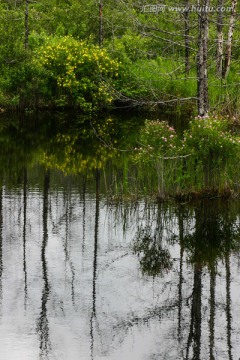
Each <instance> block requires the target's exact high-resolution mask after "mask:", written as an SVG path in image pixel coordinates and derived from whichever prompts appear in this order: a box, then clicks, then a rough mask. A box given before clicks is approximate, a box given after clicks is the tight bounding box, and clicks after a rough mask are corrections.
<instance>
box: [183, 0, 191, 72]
mask: <svg viewBox="0 0 240 360" xmlns="http://www.w3.org/2000/svg"><path fill="white" fill-rule="evenodd" d="M185 6H186V10H185V11H184V36H185V77H186V78H187V77H188V75H189V71H190V38H189V1H188V0H186V5H185Z"/></svg>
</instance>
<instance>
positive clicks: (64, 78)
mask: <svg viewBox="0 0 240 360" xmlns="http://www.w3.org/2000/svg"><path fill="white" fill-rule="evenodd" d="M34 62H35V64H36V66H37V67H39V68H40V69H41V70H42V76H44V78H45V83H46V89H48V94H46V95H48V96H49V100H52V101H55V103H56V104H57V105H60V104H63V105H69V104H72V105H74V106H79V107H80V108H81V109H82V110H94V109H95V108H96V107H98V108H99V107H106V106H109V105H110V104H111V102H112V100H113V93H112V91H111V79H113V78H116V77H117V76H118V63H117V62H116V61H115V60H113V59H111V58H110V56H109V54H108V53H107V51H106V50H105V49H101V48H99V47H98V46H94V45H91V44H88V43H86V42H85V41H78V40H76V39H74V38H72V37H71V36H65V37H49V38H48V39H47V41H46V42H45V43H44V45H42V46H40V47H39V48H37V50H36V51H35V59H34Z"/></svg>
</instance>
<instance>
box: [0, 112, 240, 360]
mask: <svg viewBox="0 0 240 360" xmlns="http://www.w3.org/2000/svg"><path fill="white" fill-rule="evenodd" d="M58 122H59V123H60V122H61V120H59V119H58ZM58 126H59V124H57V125H56V122H55V121H53V122H52V121H49V122H47V121H46V120H44V121H43V122H42V120H41V121H40V123H39V122H36V123H33V122H31V121H28V124H27V125H26V124H25V123H24V124H23V123H22V122H21V121H20V120H19V119H18V120H16V119H14V120H13V119H9V118H8V119H3V120H2V123H1V129H2V130H1V138H0V141H1V153H0V156H1V165H0V166H1V189H0V358H1V359H3V360H16V359H20V360H28V359H29V360H35V359H36V360H37V359H44V360H45V359H58V360H65V359H69V360H77V359H81V360H92V359H95V360H100V359H101V360H103V359H104V360H118V359H119V360H120V359H126V360H145V359H146V360H148V359H149V360H150V359H152V360H155V359H156V360H157V359H161V360H162V359H169V360H177V359H179V360H180V359H201V360H206V359H210V360H212V359H217V360H224V359H232V360H235V359H236V360H238V359H239V358H240V325H239V318H240V296H239V295H240V252H239V250H240V203H239V201H225V202H221V201H218V200H212V201H208V202H206V201H201V202H198V203H195V204H165V205H164V204H157V203H155V202H154V201H148V200H143V199H142V200H138V201H129V200H128V201H112V199H111V201H110V200H109V197H108V196H107V195H106V193H105V191H104V189H106V187H107V186H108V185H106V183H107V184H109V182H111V181H112V177H111V169H112V168H110V169H106V167H107V166H108V163H107V162H106V163H104V159H107V158H108V152H109V151H107V152H106V153H104V156H105V157H102V158H101V161H102V162H103V163H104V165H101V164H100V166H99V158H100V157H101V156H102V154H99V153H98V149H99V147H100V145H99V144H97V143H96V144H95V143H93V142H92V141H93V140H91V142H90V141H89V139H86V138H84V137H83V136H82V139H83V140H82V141H83V144H84V146H83V147H82V148H81V151H82V152H81V154H84V156H82V155H81V156H80V157H79V158H78V160H76V159H75V158H74V156H75V155H74V152H73V149H72V148H71V146H70V145H71V144H72V142H71V141H72V138H73V137H74V136H75V135H76V131H75V130H72V129H70V128H69V126H68V124H67V123H65V121H63V123H62V124H61V131H60V129H59V127H58ZM87 126H88V125H86V124H85V125H84V127H83V130H86V129H88V130H87V131H88V132H90V127H89V128H88V127H87ZM134 126H136V127H137V124H135V125H134ZM63 129H64V130H63ZM83 130H82V133H85V134H86V132H84V131H83ZM118 131H119V128H118ZM122 131H123V132H124V130H122ZM66 134H68V136H69V138H67V140H66V138H64V139H65V140H64V141H63V142H62V141H59V138H61V139H63V135H66ZM56 139H57V140H56ZM69 139H70V140H69ZM79 139H80V138H78V141H79ZM63 143H64V144H65V147H63V145H62V144H63ZM87 143H90V150H91V151H92V152H93V153H94V151H95V152H97V154H96V153H94V155H92V157H91V156H90V155H91V151H90V150H89V149H87V145H86V144H87ZM57 144H58V145H59V146H57ZM80 145H81V144H80ZM80 145H79V146H80ZM76 146H77V145H76ZM79 151H80V150H79ZM63 154H64V156H63ZM77 156H79V154H78V155H77ZM94 159H95V160H94ZM73 160H74V161H73ZM85 161H88V162H87V166H85V165H84V164H85ZM94 164H97V166H95V165H94ZM77 166H78V167H77ZM109 179H110V180H109Z"/></svg>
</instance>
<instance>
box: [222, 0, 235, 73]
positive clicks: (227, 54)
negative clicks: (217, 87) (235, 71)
mask: <svg viewBox="0 0 240 360" xmlns="http://www.w3.org/2000/svg"><path fill="white" fill-rule="evenodd" d="M231 7H232V11H231V15H230V20H229V29H228V39H227V44H226V50H225V59H224V69H223V78H224V79H226V78H227V76H228V73H229V69H230V64H231V55H232V39H233V32H234V25H235V16H236V8H237V0H232V5H231Z"/></svg>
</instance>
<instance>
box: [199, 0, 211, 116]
mask: <svg viewBox="0 0 240 360" xmlns="http://www.w3.org/2000/svg"><path fill="white" fill-rule="evenodd" d="M209 4H210V0H201V1H199V2H198V6H199V9H200V10H199V13H198V56H197V78H198V115H200V116H205V115H207V114H208V106H209V104H208V75H207V60H208V27H209V24H208V11H207V9H208V8H209Z"/></svg>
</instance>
